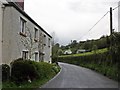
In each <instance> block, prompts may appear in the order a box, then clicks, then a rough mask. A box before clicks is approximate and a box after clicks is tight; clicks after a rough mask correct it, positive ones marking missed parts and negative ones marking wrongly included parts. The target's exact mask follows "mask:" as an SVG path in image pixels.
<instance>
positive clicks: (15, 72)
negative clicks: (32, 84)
mask: <svg viewBox="0 0 120 90" xmlns="http://www.w3.org/2000/svg"><path fill="white" fill-rule="evenodd" d="M11 66H12V70H11V76H12V80H13V81H15V82H19V83H20V82H24V81H28V79H31V80H33V79H35V78H36V77H37V76H38V75H37V70H36V68H35V66H34V65H33V61H28V60H16V61H14V62H13V63H12V65H11Z"/></svg>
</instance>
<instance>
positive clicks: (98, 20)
mask: <svg viewBox="0 0 120 90" xmlns="http://www.w3.org/2000/svg"><path fill="white" fill-rule="evenodd" d="M109 12H110V11H108V12H106V13H105V14H104V15H103V16H102V17H101V18H100V19H99V20H98V21H97V22H96V23H95V24H94V25H93V26H92V28H90V29H89V30H88V31H87V32H86V33H85V34H84V35H83V36H81V37H80V39H81V38H83V37H84V36H85V35H86V34H87V33H88V32H90V31H91V30H92V29H93V28H94V27H95V26H96V25H97V24H98V23H99V22H100V21H101V20H102V19H103V18H104V17H105V16H106V15H107V14H108V13H109Z"/></svg>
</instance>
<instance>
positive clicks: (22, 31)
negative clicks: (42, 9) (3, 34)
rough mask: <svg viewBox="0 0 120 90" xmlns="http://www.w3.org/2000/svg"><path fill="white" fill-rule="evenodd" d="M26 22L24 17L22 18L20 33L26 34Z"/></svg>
mask: <svg viewBox="0 0 120 90" xmlns="http://www.w3.org/2000/svg"><path fill="white" fill-rule="evenodd" d="M25 24H26V21H25V20H24V19H23V18H20V34H21V35H23V36H26V31H25Z"/></svg>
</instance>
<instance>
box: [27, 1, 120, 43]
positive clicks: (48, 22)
mask: <svg viewBox="0 0 120 90" xmlns="http://www.w3.org/2000/svg"><path fill="white" fill-rule="evenodd" d="M118 1H119V0H25V11H26V12H27V13H28V14H29V15H30V16H31V17H32V18H33V19H34V20H35V21H36V22H37V23H38V24H39V25H40V26H41V27H43V28H44V29H45V30H46V31H47V32H48V33H49V34H51V35H54V36H55V42H58V43H60V44H61V45H66V44H68V43H70V41H71V40H77V41H81V40H87V39H97V38H100V37H101V36H102V35H109V33H110V32H109V31H110V30H109V27H110V26H109V13H108V14H107V15H106V16H105V17H104V18H103V19H102V20H101V22H100V23H98V25H96V26H95V27H94V28H93V29H92V30H91V31H90V32H88V30H89V29H90V28H91V27H92V26H93V25H94V24H95V23H96V22H97V21H98V20H99V19H100V18H101V17H102V16H103V15H104V14H105V13H106V12H107V11H109V8H110V7H113V8H114V7H116V6H118ZM117 16H118V10H117V9H116V10H114V11H113V24H114V25H113V28H115V30H116V31H118V23H117V22H118V17H117Z"/></svg>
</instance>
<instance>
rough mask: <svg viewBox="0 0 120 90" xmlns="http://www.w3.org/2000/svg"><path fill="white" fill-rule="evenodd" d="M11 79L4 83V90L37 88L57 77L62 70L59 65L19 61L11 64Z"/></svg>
mask: <svg viewBox="0 0 120 90" xmlns="http://www.w3.org/2000/svg"><path fill="white" fill-rule="evenodd" d="M11 67H12V69H11V74H12V75H11V79H10V80H5V81H4V82H3V87H4V88H10V87H14V88H21V87H22V88H26V87H34V88H37V87H38V86H40V85H43V84H44V83H45V82H47V81H48V80H50V79H51V78H52V77H53V76H55V75H56V74H57V73H58V72H59V71H60V68H59V66H58V65H57V64H49V63H45V62H34V61H30V60H23V59H17V60H15V61H14V62H12V63H11Z"/></svg>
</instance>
